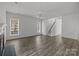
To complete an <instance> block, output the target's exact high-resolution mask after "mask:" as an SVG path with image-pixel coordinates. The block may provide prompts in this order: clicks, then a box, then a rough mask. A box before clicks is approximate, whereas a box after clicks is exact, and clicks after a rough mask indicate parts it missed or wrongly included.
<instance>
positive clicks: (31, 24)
mask: <svg viewBox="0 0 79 59" xmlns="http://www.w3.org/2000/svg"><path fill="white" fill-rule="evenodd" d="M12 16H18V18H19V21H20V31H19V33H20V35H19V36H10V17H12ZM6 20H7V21H6V23H7V25H8V26H7V39H13V38H20V37H27V36H32V35H38V33H37V22H38V19H37V18H34V17H31V16H28V15H21V14H15V13H11V12H6Z"/></svg>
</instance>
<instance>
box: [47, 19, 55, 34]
mask: <svg viewBox="0 0 79 59" xmlns="http://www.w3.org/2000/svg"><path fill="white" fill-rule="evenodd" d="M55 23H56V20H55V21H54V22H53V24H52V25H51V27H50V28H49V30H48V32H47V34H50V33H51V30H52V29H53V27H54V26H55Z"/></svg>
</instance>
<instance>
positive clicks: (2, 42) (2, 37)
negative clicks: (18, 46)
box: [0, 23, 6, 56]
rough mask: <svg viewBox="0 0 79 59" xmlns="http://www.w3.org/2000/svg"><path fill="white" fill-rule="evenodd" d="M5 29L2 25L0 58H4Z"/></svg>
mask: <svg viewBox="0 0 79 59" xmlns="http://www.w3.org/2000/svg"><path fill="white" fill-rule="evenodd" d="M5 28H6V26H5V25H3V24H1V23H0V56H2V54H3V51H4V47H5V43H6V40H5Z"/></svg>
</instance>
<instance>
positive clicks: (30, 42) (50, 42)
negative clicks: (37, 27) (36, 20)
mask: <svg viewBox="0 0 79 59" xmlns="http://www.w3.org/2000/svg"><path fill="white" fill-rule="evenodd" d="M6 44H7V45H14V46H15V50H16V55H17V56H78V55H79V41H78V40H73V39H68V38H61V37H60V36H56V37H50V36H43V35H42V36H41V35H40V36H31V37H26V38H21V39H16V40H15V39H14V40H8V41H7V43H6Z"/></svg>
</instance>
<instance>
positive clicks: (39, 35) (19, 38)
mask: <svg viewBox="0 0 79 59" xmlns="http://www.w3.org/2000/svg"><path fill="white" fill-rule="evenodd" d="M40 35H41V34H39V35H31V36H27V38H29V37H33V36H40ZM24 38H26V37H19V38H12V39H7V41H8V40H17V39H24Z"/></svg>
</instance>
